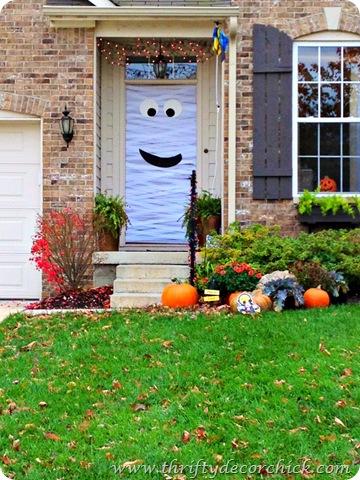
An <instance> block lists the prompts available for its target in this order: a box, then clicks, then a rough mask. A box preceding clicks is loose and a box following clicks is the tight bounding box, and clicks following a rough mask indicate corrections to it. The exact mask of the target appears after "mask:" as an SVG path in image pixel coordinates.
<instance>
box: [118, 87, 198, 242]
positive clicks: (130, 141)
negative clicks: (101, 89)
mask: <svg viewBox="0 0 360 480" xmlns="http://www.w3.org/2000/svg"><path fill="white" fill-rule="evenodd" d="M194 169H196V87H195V85H174V86H173V85H128V86H127V89H126V193H125V197H126V203H127V204H128V215H129V217H130V221H131V225H129V227H128V230H127V234H126V241H127V242H131V243H134V242H136V243H185V230H184V229H183V228H182V227H181V224H182V219H181V217H182V215H183V214H184V209H185V206H186V205H187V203H188V200H189V193H190V176H191V172H192V170H194Z"/></svg>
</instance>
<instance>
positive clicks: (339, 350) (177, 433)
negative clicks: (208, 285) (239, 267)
mask: <svg viewBox="0 0 360 480" xmlns="http://www.w3.org/2000/svg"><path fill="white" fill-rule="evenodd" d="M359 319H360V306H358V305H349V306H346V305H345V306H341V307H330V308H329V309H318V310H297V311H283V312H281V313H275V312H268V313H264V314H259V315H257V316H256V317H254V318H253V317H251V316H243V315H237V314H227V313H226V312H223V313H218V314H216V313H214V314H211V315H205V314H203V313H199V312H195V311H172V310H159V311H154V312H141V311H125V312H122V313H110V312H109V313H97V314H73V313H68V314H59V315H56V316H44V315H42V316H38V317H25V316H23V315H21V314H17V315H13V316H12V317H10V318H8V319H7V320H5V321H4V322H3V323H2V324H0V338H1V363H0V374H1V390H0V409H2V414H1V416H0V431H1V435H0V460H1V468H2V470H3V472H4V473H5V475H7V476H8V477H11V478H16V479H18V480H22V479H23V478H27V479H29V480H45V479H46V480H69V479H80V480H90V479H92V480H95V479H96V480H99V479H100V480H101V479H115V478H139V479H143V480H144V479H146V478H154V479H162V480H163V479H166V480H170V479H173V480H185V479H190V478H199V479H210V478H228V479H229V480H232V479H240V478H243V479H255V478H262V476H263V477H264V478H273V479H282V480H284V479H287V480H289V479H293V478H294V479H297V478H299V479H304V478H324V479H327V478H334V479H338V478H340V479H350V478H352V477H353V476H354V475H355V474H356V472H357V471H358V470H359V465H358V463H359V462H360V455H359V453H360V438H359V437H360V427H359V418H360V415H359V413H360V410H359V408H360V405H359V397H360V388H359V383H360V382H359V377H360V368H359V365H360V362H359V357H360V347H359V344H360V342H359V338H360V335H359V334H360V322H359ZM33 342H36V343H33ZM126 462H131V463H130V464H127V463H126ZM124 464H125V467H126V465H128V467H127V468H125V469H124V470H123V471H122V472H121V473H120V469H121V467H122V466H123V465H124ZM129 465H130V467H129ZM131 465H133V467H131ZM153 466H154V470H153V471H152V473H150V472H147V471H146V469H147V468H153ZM131 468H138V469H139V471H138V472H137V473H135V472H131V471H130V470H131ZM155 468H156V469H157V470H158V471H156V469H155ZM259 472H260V473H259ZM274 472H275V473H274ZM276 472H277V473H276Z"/></svg>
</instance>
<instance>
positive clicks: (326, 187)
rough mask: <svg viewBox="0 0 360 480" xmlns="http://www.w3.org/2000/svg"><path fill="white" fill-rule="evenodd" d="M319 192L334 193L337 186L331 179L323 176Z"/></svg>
mask: <svg viewBox="0 0 360 480" xmlns="http://www.w3.org/2000/svg"><path fill="white" fill-rule="evenodd" d="M320 191H321V192H336V191H337V185H336V182H335V180H333V179H332V178H330V177H328V176H325V177H324V178H322V179H321V180H320Z"/></svg>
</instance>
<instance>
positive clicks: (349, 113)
mask: <svg viewBox="0 0 360 480" xmlns="http://www.w3.org/2000/svg"><path fill="white" fill-rule="evenodd" d="M359 99H360V83H345V84H344V117H360V103H359Z"/></svg>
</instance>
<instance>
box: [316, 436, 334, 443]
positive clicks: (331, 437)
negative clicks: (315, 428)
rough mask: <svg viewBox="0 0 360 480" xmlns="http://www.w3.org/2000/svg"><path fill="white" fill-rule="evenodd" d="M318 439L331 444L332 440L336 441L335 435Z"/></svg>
mask: <svg viewBox="0 0 360 480" xmlns="http://www.w3.org/2000/svg"><path fill="white" fill-rule="evenodd" d="M319 438H320V440H321V441H322V442H326V441H330V442H333V441H334V440H336V435H320V436H319Z"/></svg>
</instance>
